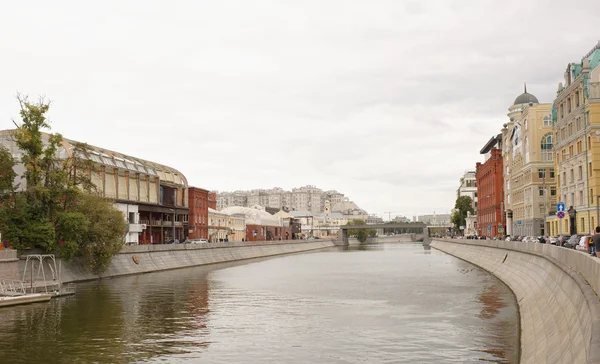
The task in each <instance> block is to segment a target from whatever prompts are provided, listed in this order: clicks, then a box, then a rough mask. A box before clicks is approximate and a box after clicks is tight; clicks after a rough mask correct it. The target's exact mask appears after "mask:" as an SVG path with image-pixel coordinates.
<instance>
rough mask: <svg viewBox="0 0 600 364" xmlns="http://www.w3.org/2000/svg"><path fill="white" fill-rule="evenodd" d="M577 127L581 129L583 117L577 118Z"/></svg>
mask: <svg viewBox="0 0 600 364" xmlns="http://www.w3.org/2000/svg"><path fill="white" fill-rule="evenodd" d="M575 127H576V128H577V130H581V118H577V119H575Z"/></svg>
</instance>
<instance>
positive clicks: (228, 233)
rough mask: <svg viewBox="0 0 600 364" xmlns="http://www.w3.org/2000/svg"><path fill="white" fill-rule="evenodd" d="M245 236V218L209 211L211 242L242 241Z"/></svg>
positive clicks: (209, 238)
mask: <svg viewBox="0 0 600 364" xmlns="http://www.w3.org/2000/svg"><path fill="white" fill-rule="evenodd" d="M245 236H246V217H245V216H243V215H239V214H229V213H226V212H221V211H217V210H213V209H211V208H209V209H208V240H209V241H211V242H215V241H242V239H243V238H244V237H245Z"/></svg>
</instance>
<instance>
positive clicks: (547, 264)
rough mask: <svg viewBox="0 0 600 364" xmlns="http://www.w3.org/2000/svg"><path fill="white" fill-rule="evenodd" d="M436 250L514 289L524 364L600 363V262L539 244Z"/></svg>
mask: <svg viewBox="0 0 600 364" xmlns="http://www.w3.org/2000/svg"><path fill="white" fill-rule="evenodd" d="M431 246H432V247H434V248H436V249H439V250H441V251H444V252H446V253H448V254H451V255H454V256H456V257H458V258H461V259H464V260H466V261H468V262H471V263H473V264H475V265H477V266H480V267H481V268H483V269H485V270H487V271H489V272H491V273H492V274H494V275H496V276H497V277H498V278H500V279H501V280H502V281H504V282H505V283H506V284H507V285H508V286H509V287H510V288H511V290H512V291H513V292H514V294H515V296H516V297H517V301H518V304H519V313H520V322H521V363H523V364H527V363H536V364H537V363H569V364H575V363H582V364H583V363H587V364H598V363H600V301H599V300H598V296H597V294H596V292H597V291H596V292H595V291H594V289H593V287H594V283H592V281H594V282H595V281H596V280H600V278H598V277H593V276H592V275H593V272H594V271H595V272H596V275H597V273H599V272H600V260H599V259H597V258H591V257H589V255H587V254H586V253H583V252H579V251H575V250H572V249H566V248H562V247H556V246H552V245H548V244H539V243H522V242H505V241H496V240H472V241H469V240H454V239H451V240H448V239H434V241H433V242H432V243H431ZM586 274H589V275H590V277H589V279H588V277H587V276H586ZM586 279H588V280H586ZM588 282H590V283H588ZM590 284H591V285H590ZM595 284H598V282H595Z"/></svg>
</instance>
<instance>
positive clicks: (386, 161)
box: [0, 0, 600, 217]
mask: <svg viewBox="0 0 600 364" xmlns="http://www.w3.org/2000/svg"><path fill="white" fill-rule="evenodd" d="M571 4H573V5H574V6H571ZM598 24H600V1H597V0H583V1H578V2H577V3H576V6H575V3H569V2H566V3H565V2H563V1H521V0H517V1H514V0H503V1H496V0H494V1H488V0H472V1H455V0H441V1H435V0H433V1H431V0H428V1H400V0H390V1H384V0H369V1H358V0H319V1H307V0H296V1H283V0H273V1H258V0H254V1H250V0H240V1H226V0H219V1H147V0H146V1H133V0H129V1H95V2H92V1H58V0H57V1H10V2H9V1H4V2H2V3H1V4H0V39H1V40H0V55H1V60H0V129H9V128H12V127H13V125H12V123H11V121H10V120H11V118H15V117H17V115H18V104H17V102H16V100H15V95H16V93H17V92H20V93H23V94H27V95H30V97H34V98H36V97H37V96H39V95H45V96H46V97H48V98H49V99H50V100H51V101H52V103H53V104H52V107H51V109H50V118H51V121H52V128H53V129H52V130H53V131H55V132H60V133H61V134H63V135H64V136H65V137H67V138H70V139H74V140H78V141H82V142H87V143H89V144H93V145H97V146H100V147H104V148H106V149H110V150H116V151H119V152H122V153H125V154H130V155H133V156H136V157H139V158H143V159H147V160H152V161H155V162H159V163H163V164H167V165H169V166H172V167H174V168H177V169H179V170H180V171H182V172H183V173H184V174H185V176H186V177H187V179H188V181H189V184H190V185H191V186H192V185H193V186H198V187H203V188H207V189H216V190H236V189H253V188H271V187H274V186H279V187H283V188H285V189H291V188H292V187H298V186H303V185H307V184H311V185H316V186H318V187H320V188H323V189H337V190H339V191H340V192H343V193H345V194H346V195H347V196H349V197H350V198H351V199H353V200H354V201H356V202H357V203H358V204H359V205H360V206H361V207H363V208H365V209H366V210H368V211H369V212H372V213H378V214H379V215H380V216H382V215H383V213H384V212H385V211H395V213H394V214H392V216H393V215H395V214H398V215H400V214H404V215H408V216H412V215H413V214H423V213H431V212H433V211H434V210H435V211H436V212H438V213H442V212H448V211H449V210H450V209H451V208H452V207H453V205H454V200H455V198H456V189H457V187H458V181H459V178H460V177H461V175H462V174H463V173H464V172H465V170H467V169H473V168H474V166H475V162H477V161H479V160H481V156H480V155H479V154H478V152H479V150H480V149H481V147H482V146H483V145H484V144H485V143H486V142H487V140H488V139H489V138H490V137H491V136H492V135H494V134H496V133H498V132H499V131H500V128H501V126H502V124H503V123H505V122H506V121H507V117H506V113H507V108H508V107H509V106H510V105H511V104H512V102H513V101H514V99H515V97H516V96H517V95H519V94H520V93H521V92H522V90H523V82H524V81H526V82H527V85H528V87H527V88H528V91H529V92H530V93H533V94H534V95H536V96H537V97H538V99H540V101H541V102H552V100H553V95H555V91H556V87H557V83H558V82H559V81H561V78H562V76H563V72H564V70H565V68H566V66H567V63H568V62H572V61H573V62H574V61H580V60H581V58H582V56H583V55H584V54H586V53H587V52H588V51H589V50H590V49H591V48H592V47H593V46H594V45H595V44H596V43H597V41H598V39H600V31H599V29H600V28H599V27H598ZM386 217H387V214H386Z"/></svg>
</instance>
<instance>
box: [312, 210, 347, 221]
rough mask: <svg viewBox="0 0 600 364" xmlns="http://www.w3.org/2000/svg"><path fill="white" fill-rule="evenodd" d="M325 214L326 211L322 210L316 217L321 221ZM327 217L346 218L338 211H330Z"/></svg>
mask: <svg viewBox="0 0 600 364" xmlns="http://www.w3.org/2000/svg"><path fill="white" fill-rule="evenodd" d="M327 215H328V214H327V213H325V212H322V213H320V214H319V215H318V216H317V219H318V220H319V221H322V220H324V219H325V217H326V216H327ZM329 217H330V218H332V219H340V220H344V219H345V218H346V216H344V214H342V213H340V212H332V213H330V214H329Z"/></svg>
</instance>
